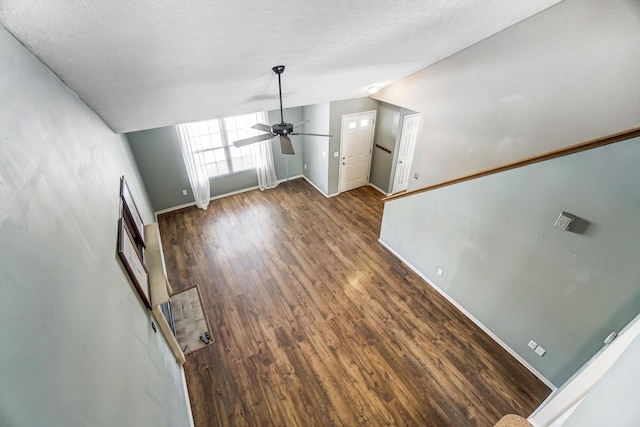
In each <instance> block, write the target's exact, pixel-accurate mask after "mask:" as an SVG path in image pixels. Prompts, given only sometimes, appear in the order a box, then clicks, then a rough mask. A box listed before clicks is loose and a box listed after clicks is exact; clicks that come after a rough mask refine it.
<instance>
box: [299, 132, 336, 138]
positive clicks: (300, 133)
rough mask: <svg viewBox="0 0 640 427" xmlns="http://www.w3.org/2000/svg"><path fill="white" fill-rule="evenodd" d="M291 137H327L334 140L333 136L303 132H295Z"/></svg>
mask: <svg viewBox="0 0 640 427" xmlns="http://www.w3.org/2000/svg"><path fill="white" fill-rule="evenodd" d="M289 135H311V136H326V137H327V138H333V135H324V134H321V133H303V132H295V133H293V132H292V133H290V134H289Z"/></svg>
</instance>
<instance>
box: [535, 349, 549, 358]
mask: <svg viewBox="0 0 640 427" xmlns="http://www.w3.org/2000/svg"><path fill="white" fill-rule="evenodd" d="M535 352H536V353H537V354H538V356H540V357H542V356H544V355H545V354H546V353H547V350H545V349H544V348H542V347H541V346H538V348H536V350H535Z"/></svg>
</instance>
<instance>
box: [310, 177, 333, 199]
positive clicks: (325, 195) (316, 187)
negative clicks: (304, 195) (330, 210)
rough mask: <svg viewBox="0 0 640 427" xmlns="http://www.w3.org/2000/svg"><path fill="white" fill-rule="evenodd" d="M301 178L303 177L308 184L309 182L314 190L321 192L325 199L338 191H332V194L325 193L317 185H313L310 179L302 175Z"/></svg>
mask: <svg viewBox="0 0 640 427" xmlns="http://www.w3.org/2000/svg"><path fill="white" fill-rule="evenodd" d="M302 178H304V180H305V181H307V182H308V183H309V184H311V186H312V187H313V188H315V189H316V190H318V193H320V194H322V195H323V196H324V197H326V198H327V199H328V198H329V197H335V196H337V195H338V194H340V193H333V194H327V193H325V192H324V191H322V190H321V189H320V188H319V187H318V186H317V185H315V184H314V183H313V182H311V180H310V179H309V178H307V177H306V176H304V175H302Z"/></svg>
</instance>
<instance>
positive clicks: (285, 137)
mask: <svg viewBox="0 0 640 427" xmlns="http://www.w3.org/2000/svg"><path fill="white" fill-rule="evenodd" d="M272 70H273V72H274V73H276V74H277V75H278V93H279V95H280V123H276V124H274V125H271V126H269V125H264V124H262V123H256V124H255V125H253V126H251V127H252V128H253V129H257V130H261V131H263V132H267V133H265V134H262V135H256V136H252V137H250V138H245V139H240V140H238V141H233V145H235V146H236V147H244V146H245V145H249V144H254V143H256V142H260V141H266V140H267V139H271V138H275V137H276V136H279V137H280V150H281V151H282V154H289V155H293V154H295V152H294V151H293V144H291V140H290V139H289V135H312V136H326V137H329V138H331V137H332V136H333V135H323V134H319V133H302V132H294V130H295V129H296V128H299V127H300V126H302V125H304V124H305V123H307V122H308V121H309V120H306V121H304V122H302V123H298V124H295V125H293V124H291V123H286V122H285V121H284V115H283V113H282V82H281V81H280V75H281V74H282V73H284V65H276V66H275V67H273V68H272Z"/></svg>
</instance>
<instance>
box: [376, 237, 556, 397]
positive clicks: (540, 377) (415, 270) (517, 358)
mask: <svg viewBox="0 0 640 427" xmlns="http://www.w3.org/2000/svg"><path fill="white" fill-rule="evenodd" d="M378 242H380V244H381V245H382V246H384V247H385V248H387V249H388V250H389V252H391V253H392V254H393V255H395V256H396V257H397V258H398V259H399V260H400V261H402V262H403V263H404V264H405V265H406V266H407V267H409V268H410V269H411V270H413V271H414V272H415V273H416V274H417V275H418V276H420V277H421V278H422V279H423V280H424V281H425V282H427V283H428V284H429V286H431V287H432V288H433V289H435V290H436V291H438V293H439V294H440V295H442V296H443V297H445V299H446V300H447V301H449V302H450V303H451V304H453V305H454V307H456V308H457V309H458V310H460V311H461V312H462V314H464V315H465V316H467V317H468V318H469V319H470V320H471V321H472V322H473V323H475V324H476V325H478V327H479V328H480V329H482V330H483V331H484V332H485V333H486V334H487V335H489V336H490V337H491V338H492V339H493V340H494V341H495V342H497V343H498V344H500V346H501V347H502V348H504V349H505V350H506V351H507V352H508V353H509V354H510V355H511V356H513V357H514V358H515V359H516V360H517V361H518V362H520V363H521V364H522V365H523V366H524V367H525V368H527V369H528V370H529V371H530V372H531V373H532V374H533V375H535V376H536V377H538V379H539V380H540V381H542V382H543V383H545V385H546V386H547V387H549V388H550V389H551V391H552V393H554V392H555V391H557V390H558V387H556V386H555V385H553V383H552V382H551V381H549V380H548V379H547V378H546V377H545V376H544V375H542V374H541V373H540V372H539V371H538V370H537V369H536V368H534V367H533V366H531V365H530V364H529V362H527V361H526V360H524V359H523V358H522V357H521V356H520V355H519V354H518V353H516V352H515V351H514V350H513V349H512V348H511V347H509V346H508V345H507V344H506V343H505V342H504V341H502V340H501V339H500V338H499V337H498V336H497V335H496V334H494V333H493V332H492V331H491V330H490V329H489V328H487V327H486V326H485V325H484V324H482V322H480V321H479V320H478V319H476V318H475V317H474V316H473V315H472V314H471V313H469V312H468V311H467V310H466V309H465V308H464V307H462V306H461V305H460V304H458V302H457V301H456V300H454V299H453V298H451V296H449V295H448V294H447V293H446V292H445V291H443V290H442V289H440V288H439V287H438V286H436V285H435V284H434V283H433V282H432V281H431V279H429V278H428V277H427V276H425V275H424V274H423V273H422V272H421V271H420V270H418V269H417V268H416V267H414V266H413V265H411V263H410V262H409V261H407V260H406V259H404V258H403V257H402V256H401V255H400V254H399V253H398V252H396V251H395V250H394V249H393V248H391V247H390V246H389V245H387V244H386V243H385V242H384V241H382V240H381V239H378Z"/></svg>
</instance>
